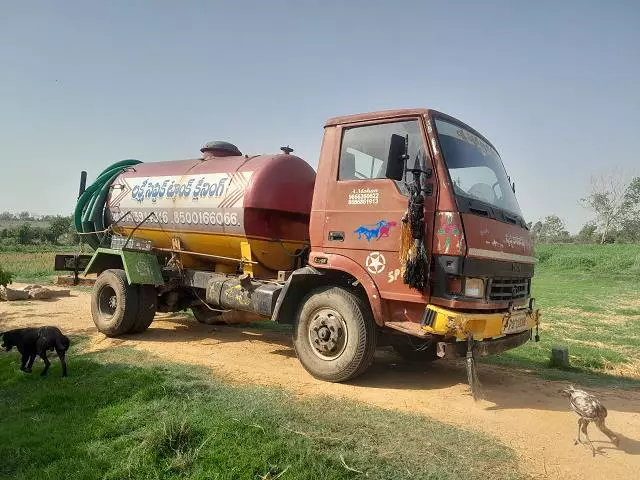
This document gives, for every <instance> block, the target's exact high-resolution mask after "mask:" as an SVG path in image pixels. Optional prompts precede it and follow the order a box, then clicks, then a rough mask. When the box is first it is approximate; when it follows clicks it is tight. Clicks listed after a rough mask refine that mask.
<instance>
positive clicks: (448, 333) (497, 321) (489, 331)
mask: <svg viewBox="0 0 640 480" xmlns="http://www.w3.org/2000/svg"><path fill="white" fill-rule="evenodd" d="M539 323H540V311H539V310H538V309H537V308H535V309H532V308H528V307H527V308H522V309H518V310H512V311H510V312H499V313H480V312H457V311H455V310H448V309H446V308H441V307H437V306H435V305H427V307H426V310H425V315H424V318H423V322H422V329H423V330H424V331H425V332H427V333H429V334H431V335H438V336H442V337H444V340H445V341H448V342H451V341H460V342H461V341H466V340H467V339H468V338H469V336H470V335H472V336H473V340H474V341H476V342H478V341H480V342H482V341H487V342H496V341H497V340H499V339H504V341H503V342H502V343H503V344H508V343H509V342H508V341H507V340H508V339H509V338H512V337H514V335H516V334H518V335H520V334H523V333H526V334H527V335H529V332H530V331H531V329H533V328H535V327H537V326H538V325H539ZM525 341H526V340H525ZM522 343H524V342H522ZM515 346H518V345H514V346H513V347H515ZM513 347H508V348H513ZM465 348H466V347H465Z"/></svg>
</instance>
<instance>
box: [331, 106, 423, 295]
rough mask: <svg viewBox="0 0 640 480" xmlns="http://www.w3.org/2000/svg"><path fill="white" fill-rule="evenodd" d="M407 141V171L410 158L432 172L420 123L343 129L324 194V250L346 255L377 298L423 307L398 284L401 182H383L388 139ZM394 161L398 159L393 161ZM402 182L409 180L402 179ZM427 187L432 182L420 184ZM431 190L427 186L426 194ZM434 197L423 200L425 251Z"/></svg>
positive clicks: (413, 120) (411, 162) (403, 194)
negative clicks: (369, 280)
mask: <svg viewBox="0 0 640 480" xmlns="http://www.w3.org/2000/svg"><path fill="white" fill-rule="evenodd" d="M392 134H397V135H401V136H403V137H404V136H407V135H408V139H409V145H408V153H409V156H410V159H409V166H411V167H413V166H414V163H415V160H416V157H418V158H420V161H421V163H422V165H423V167H425V168H433V166H432V164H431V159H430V157H429V153H428V148H427V143H426V141H425V139H426V135H425V131H424V123H423V121H422V119H421V118H411V119H402V120H395V121H386V122H377V123H367V124H362V123H359V124H353V125H343V126H342V127H341V131H340V132H339V138H341V145H340V150H339V153H338V155H339V159H338V162H333V165H334V168H335V171H334V172H332V178H334V179H335V181H331V182H329V183H328V191H327V192H326V198H327V200H326V216H325V223H324V244H323V247H324V250H325V251H326V252H331V253H336V254H340V255H344V256H347V257H349V258H351V259H352V260H354V261H356V262H357V263H359V264H360V265H362V266H363V267H364V269H365V270H366V271H367V272H368V273H369V275H371V277H372V278H373V279H374V281H375V283H376V284H377V286H378V289H379V291H380V295H381V296H382V298H383V299H387V300H398V301H404V302H407V301H409V302H420V303H424V301H425V300H424V299H425V296H428V295H429V292H428V291H427V292H425V294H424V295H423V294H421V293H420V292H417V291H415V290H412V289H410V288H409V287H408V286H406V285H405V284H404V283H403V281H402V275H401V273H400V272H401V270H400V259H399V251H400V243H401V223H402V217H403V215H404V213H405V211H406V209H407V202H408V189H407V187H406V184H405V183H404V182H403V181H400V182H396V181H394V180H390V179H388V178H386V177H385V173H386V166H387V161H388V158H387V157H388V152H389V144H390V140H391V135H392ZM398 161H400V160H398ZM407 179H408V180H412V176H410V175H407ZM426 182H427V183H432V182H434V179H433V178H431V179H428V180H426ZM429 189H431V190H432V191H434V190H435V187H434V186H433V185H431V186H430V187H429V186H428V185H427V191H428V190H429ZM434 198H435V195H428V196H426V197H425V226H426V229H427V232H426V235H425V247H426V249H427V252H428V254H429V262H430V261H431V260H430V256H431V255H430V251H431V238H432V232H433V222H434V211H435V200H434Z"/></svg>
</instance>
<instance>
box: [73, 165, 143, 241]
mask: <svg viewBox="0 0 640 480" xmlns="http://www.w3.org/2000/svg"><path fill="white" fill-rule="evenodd" d="M139 163H142V162H141V161H140V160H134V159H128V160H121V161H119V162H117V163H114V164H113V165H111V166H110V167H108V168H107V169H105V170H103V171H102V172H100V174H99V175H98V178H96V180H95V181H94V182H93V183H92V184H91V185H89V186H88V187H87V188H86V190H85V191H84V193H83V194H82V195H80V198H78V202H77V204H76V209H75V212H74V215H73V222H74V224H75V227H76V230H77V231H78V233H80V234H83V235H82V239H83V240H84V241H85V242H87V243H88V244H89V245H90V246H91V248H93V249H94V250H95V249H96V248H98V247H99V246H100V244H101V242H102V240H104V239H105V237H106V234H105V233H104V232H102V231H103V230H104V229H105V216H106V200H107V196H108V195H109V189H110V187H111V183H112V182H113V181H114V180H115V179H116V178H117V177H118V175H120V174H121V173H122V172H123V171H124V170H125V169H127V168H129V167H131V166H133V165H138V164H139Z"/></svg>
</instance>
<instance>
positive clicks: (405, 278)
mask: <svg viewBox="0 0 640 480" xmlns="http://www.w3.org/2000/svg"><path fill="white" fill-rule="evenodd" d="M280 150H281V153H279V154H274V155H246V154H243V153H242V152H241V150H240V149H239V148H238V147H236V146H235V145H232V144H231V143H228V142H223V141H215V142H210V143H208V144H206V145H205V146H204V147H202V148H201V150H200V151H201V153H202V155H201V156H199V157H198V158H194V159H190V160H177V161H164V162H151V163H143V162H140V161H138V160H123V161H120V162H118V163H116V164H114V165H112V166H111V167H109V168H107V169H106V170H104V171H103V172H102V173H101V174H100V175H98V177H97V178H96V180H95V181H94V182H93V183H92V184H91V185H90V186H88V187H86V172H82V173H83V176H82V177H81V187H80V195H79V198H78V202H77V206H76V210H75V226H76V229H77V230H78V233H79V234H80V236H81V238H82V239H83V241H84V242H85V243H86V244H88V245H90V246H91V247H92V248H93V254H91V255H80V254H79V255H58V256H56V266H55V268H56V270H68V271H69V270H73V271H75V274H76V278H77V276H78V273H79V272H81V273H83V274H85V275H88V274H96V275H97V278H96V281H95V284H94V286H93V291H92V295H91V315H92V317H93V321H94V323H95V325H96V327H97V329H98V330H99V331H100V332H102V333H103V334H104V335H106V336H109V337H116V336H119V335H123V334H131V333H142V332H143V331H145V330H146V329H147V328H148V327H149V326H150V324H151V323H152V321H153V319H154V316H155V314H156V312H177V311H185V310H190V311H191V312H192V313H193V316H194V317H195V319H196V320H197V321H198V322H202V323H205V324H216V323H222V322H224V318H225V312H229V311H236V312H237V311H239V312H248V313H249V314H252V315H253V316H254V317H259V318H261V319H264V320H270V321H273V322H278V323H283V324H292V325H293V332H294V333H293V345H294V348H295V353H296V355H297V358H298V359H299V361H300V362H301V363H302V365H303V366H304V368H305V369H306V370H307V371H308V372H309V373H310V374H311V375H312V376H314V377H316V378H319V379H322V380H325V381H330V382H342V381H346V380H349V379H352V378H354V377H356V376H358V375H360V374H362V373H363V372H364V371H365V370H366V369H367V368H368V367H369V365H370V364H371V363H372V361H373V355H374V351H375V349H376V347H377V346H380V345H384V346H390V347H392V348H393V349H394V350H395V351H396V352H397V353H398V354H399V355H400V356H401V357H403V358H405V359H408V360H412V361H424V362H428V361H433V360H437V359H440V358H460V357H467V359H468V358H470V357H471V358H473V357H474V356H487V355H493V354H497V353H500V352H504V351H506V350H509V349H512V348H516V347H518V346H520V345H523V344H524V343H526V342H527V341H529V340H532V339H533V338H534V332H535V340H536V341H537V340H538V339H539V337H538V324H539V311H538V309H537V308H536V305H535V300H534V299H533V298H532V296H531V279H532V277H533V273H534V263H535V259H534V256H533V245H532V237H531V234H530V232H529V230H528V228H527V224H526V223H525V220H524V218H523V215H522V212H521V210H520V207H519V205H518V202H517V200H516V196H515V184H513V183H511V180H510V178H509V176H508V175H507V173H506V171H505V168H504V166H503V163H502V160H501V158H500V156H499V154H498V152H497V151H496V149H495V148H494V146H493V145H492V144H491V143H490V142H489V141H488V140H487V139H486V138H485V137H483V136H482V135H481V134H480V133H478V132H477V131H476V130H474V129H473V128H471V127H469V126H468V125H466V124H464V123H462V122H461V121H459V120H457V119H455V118H453V117H451V116H449V115H446V114H443V113H440V112H437V111H435V110H430V109H406V110H393V111H383V112H374V113H365V114H358V115H350V116H343V117H337V118H331V119H329V120H328V121H327V122H326V124H325V126H324V138H323V141H322V147H321V151H320V158H319V161H318V167H317V173H316V171H314V169H313V168H312V167H311V166H310V165H309V164H308V163H307V162H305V161H304V160H303V159H301V158H300V157H298V156H296V155H293V154H292V153H293V150H292V149H291V148H289V147H288V146H287V147H282V148H281V149H280Z"/></svg>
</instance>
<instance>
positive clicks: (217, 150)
mask: <svg viewBox="0 0 640 480" xmlns="http://www.w3.org/2000/svg"><path fill="white" fill-rule="evenodd" d="M200 151H201V152H202V153H203V156H204V158H205V159H207V158H208V157H240V156H242V152H241V151H240V150H239V149H238V147H236V146H235V145H234V144H232V143H229V142H223V141H220V140H214V141H212V142H207V143H205V144H204V146H203V147H202V148H201V149H200Z"/></svg>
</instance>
